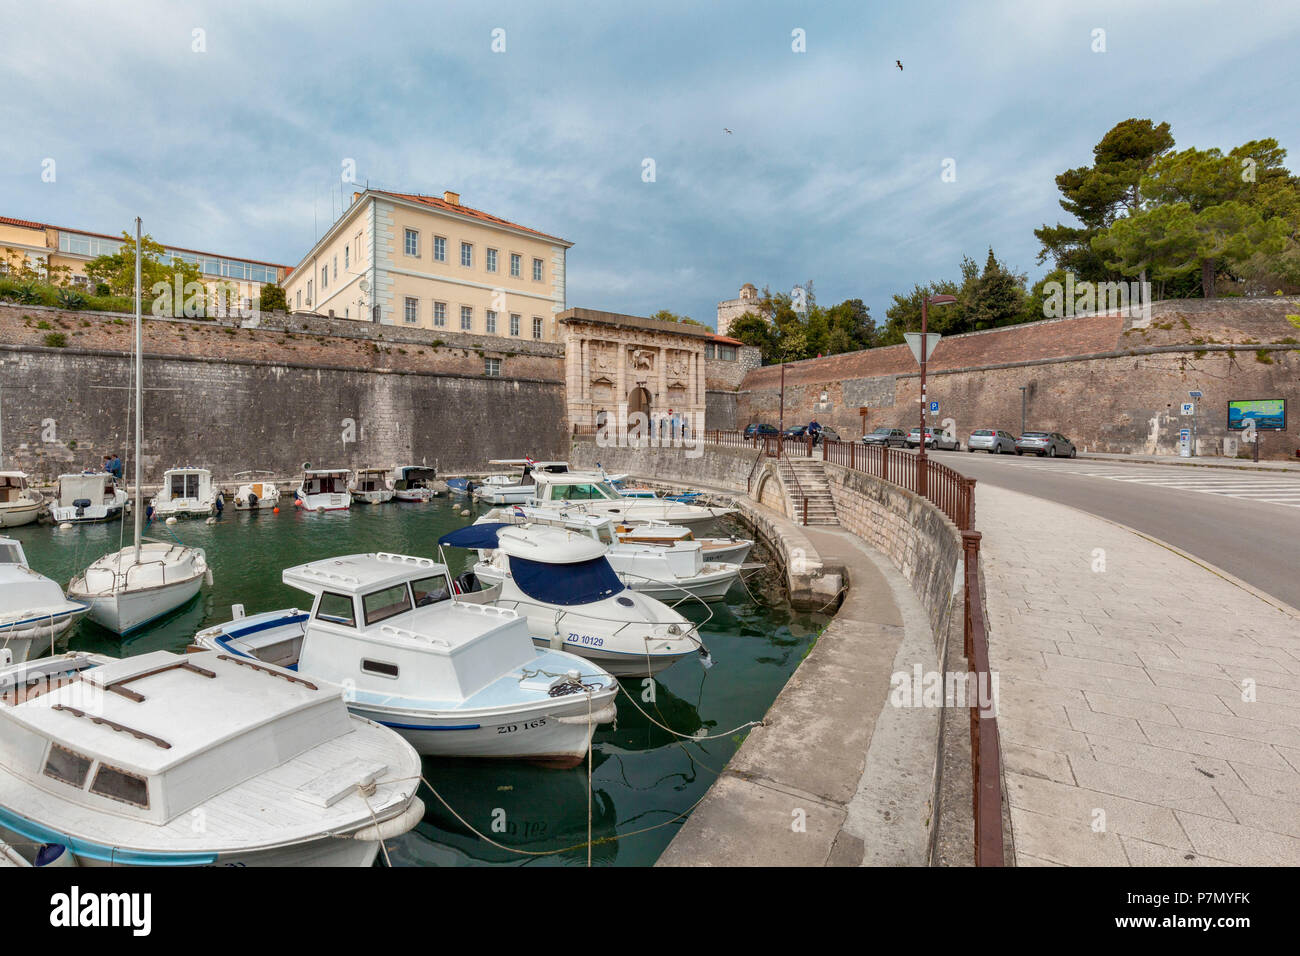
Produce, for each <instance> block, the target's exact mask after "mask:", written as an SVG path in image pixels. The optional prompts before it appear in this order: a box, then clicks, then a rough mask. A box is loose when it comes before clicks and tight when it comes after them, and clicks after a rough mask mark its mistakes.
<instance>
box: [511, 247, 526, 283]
mask: <svg viewBox="0 0 1300 956" xmlns="http://www.w3.org/2000/svg"><path fill="white" fill-rule="evenodd" d="M523 263H524V257H523V256H521V255H520V254H519V253H517V252H512V253H510V275H511V276H513V277H514V278H516V279H518V278H519V276H520V275H521V274H522V272H523V268H524V265H523Z"/></svg>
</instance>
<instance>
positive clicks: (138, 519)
mask: <svg viewBox="0 0 1300 956" xmlns="http://www.w3.org/2000/svg"><path fill="white" fill-rule="evenodd" d="M143 374H144V331H143V321H142V320H141V318H140V217H139V216H136V217H135V455H134V456H133V457H134V458H135V563H136V564H137V565H138V564H139V563H140V531H141V524H142V522H143V520H144V512H143V511H142V510H141V509H140V439H141V436H142V433H143V430H142V429H141V427H140V422H141V419H142V418H143V417H144V416H143V415H142V414H141V412H142V411H143V408H141V405H140V403H141V402H142V401H143V400H144V382H143V380H142V378H141V376H142V375H143Z"/></svg>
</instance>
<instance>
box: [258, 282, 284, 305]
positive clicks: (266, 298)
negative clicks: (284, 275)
mask: <svg viewBox="0 0 1300 956" xmlns="http://www.w3.org/2000/svg"><path fill="white" fill-rule="evenodd" d="M258 308H260V309H261V310H262V311H263V312H287V311H289V301H288V300H287V299H286V298H285V297H284V289H283V288H281V287H280V286H278V285H276V284H275V283H274V282H267V283H266V284H264V285H263V286H262V298H261V305H259V306H258Z"/></svg>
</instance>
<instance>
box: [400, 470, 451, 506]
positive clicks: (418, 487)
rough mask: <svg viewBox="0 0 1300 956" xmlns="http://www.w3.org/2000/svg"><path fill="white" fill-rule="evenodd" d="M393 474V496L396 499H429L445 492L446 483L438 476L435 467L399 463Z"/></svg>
mask: <svg viewBox="0 0 1300 956" xmlns="http://www.w3.org/2000/svg"><path fill="white" fill-rule="evenodd" d="M394 476H395V477H394V480H393V497H394V498H396V499H397V500H398V501H431V500H432V499H434V498H436V497H438V496H439V495H442V494H446V493H447V483H446V482H445V481H441V480H440V479H439V478H438V470H437V469H436V468H425V467H424V466H422V465H400V466H398V467H397V468H396V469H394Z"/></svg>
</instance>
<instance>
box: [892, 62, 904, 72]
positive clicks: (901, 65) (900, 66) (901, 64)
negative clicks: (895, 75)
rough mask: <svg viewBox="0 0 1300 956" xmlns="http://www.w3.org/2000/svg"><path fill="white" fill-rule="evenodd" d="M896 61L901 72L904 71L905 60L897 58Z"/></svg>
mask: <svg viewBox="0 0 1300 956" xmlns="http://www.w3.org/2000/svg"><path fill="white" fill-rule="evenodd" d="M894 62H895V63H897V64H898V71H899V72H900V73H901V72H902V71H903V61H902V60H895V61H894Z"/></svg>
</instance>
